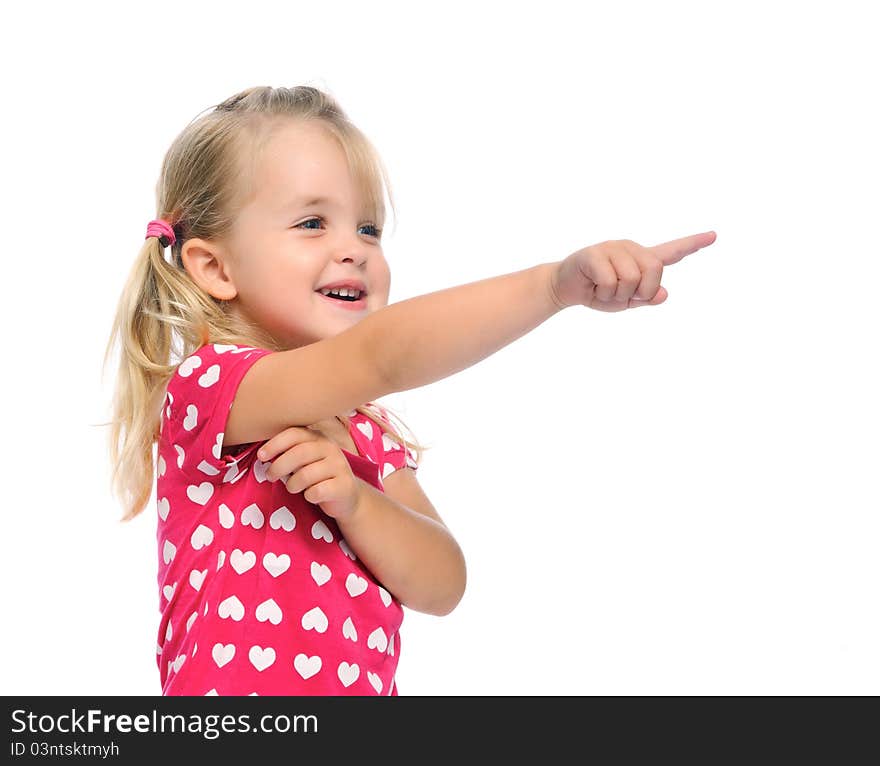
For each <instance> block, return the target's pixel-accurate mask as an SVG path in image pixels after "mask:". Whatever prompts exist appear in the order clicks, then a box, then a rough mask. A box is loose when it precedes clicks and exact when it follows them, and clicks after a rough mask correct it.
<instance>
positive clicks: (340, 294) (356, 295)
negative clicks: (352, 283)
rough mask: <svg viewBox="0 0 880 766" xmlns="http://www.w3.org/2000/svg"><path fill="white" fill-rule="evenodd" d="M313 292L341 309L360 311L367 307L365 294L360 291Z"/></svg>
mask: <svg viewBox="0 0 880 766" xmlns="http://www.w3.org/2000/svg"><path fill="white" fill-rule="evenodd" d="M315 292H316V293H318V294H319V295H321V296H322V297H323V298H325V299H326V300H328V301H332V302H333V304H334V305H336V306H338V307H339V308H342V309H351V310H360V309H364V308H366V307H367V294H366V293H365V292H361V291H360V290H347V289H344V290H332V291H329V290H316V291H315Z"/></svg>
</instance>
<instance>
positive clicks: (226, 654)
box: [211, 644, 235, 668]
mask: <svg viewBox="0 0 880 766" xmlns="http://www.w3.org/2000/svg"><path fill="white" fill-rule="evenodd" d="M211 656H212V657H213V658H214V662H216V663H217V667H218V668H222V667H223V666H224V665H225V664H226V663H227V662H229V661H230V660H231V659H232V658H233V657H235V644H214V647H213V648H212V649H211Z"/></svg>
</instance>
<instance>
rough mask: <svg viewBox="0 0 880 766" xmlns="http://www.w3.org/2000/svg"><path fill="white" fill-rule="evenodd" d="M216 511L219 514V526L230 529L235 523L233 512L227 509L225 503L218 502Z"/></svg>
mask: <svg viewBox="0 0 880 766" xmlns="http://www.w3.org/2000/svg"><path fill="white" fill-rule="evenodd" d="M217 512H218V513H219V515H220V526H221V527H223V529H232V525H233V524H235V514H234V513H233V512H232V511H230V510H229V507H228V506H227V505H226V503H220V507H219V508H218V509H217Z"/></svg>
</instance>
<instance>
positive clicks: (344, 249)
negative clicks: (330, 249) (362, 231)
mask: <svg viewBox="0 0 880 766" xmlns="http://www.w3.org/2000/svg"><path fill="white" fill-rule="evenodd" d="M368 249H369V248H368V246H367V245H366V244H365V243H363V242H361V241H360V240H358V239H356V240H355V241H353V242H352V241H351V240H346V241H345V242H343V243H342V244H340V245H339V253H338V255H337V257H336V260H338V261H340V262H341V263H354V264H355V265H357V266H363V264H364V263H366V261H367V257H368V256H367V251H368Z"/></svg>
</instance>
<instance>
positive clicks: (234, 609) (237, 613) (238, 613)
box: [217, 596, 244, 622]
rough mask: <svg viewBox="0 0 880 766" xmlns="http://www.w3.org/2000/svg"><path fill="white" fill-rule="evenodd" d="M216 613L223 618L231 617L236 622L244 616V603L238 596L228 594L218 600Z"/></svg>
mask: <svg viewBox="0 0 880 766" xmlns="http://www.w3.org/2000/svg"><path fill="white" fill-rule="evenodd" d="M217 614H219V615H220V617H221V618H222V619H224V620H225V619H226V618H227V617H231V618H232V619H233V620H235V621H236V622H240V621H241V619H242V617H244V605H243V604H242V603H241V601H239V600H238V597H236V596H229V597H228V598H224V599H223V600H222V601H221V602H220V605H219V606H218V607H217Z"/></svg>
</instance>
